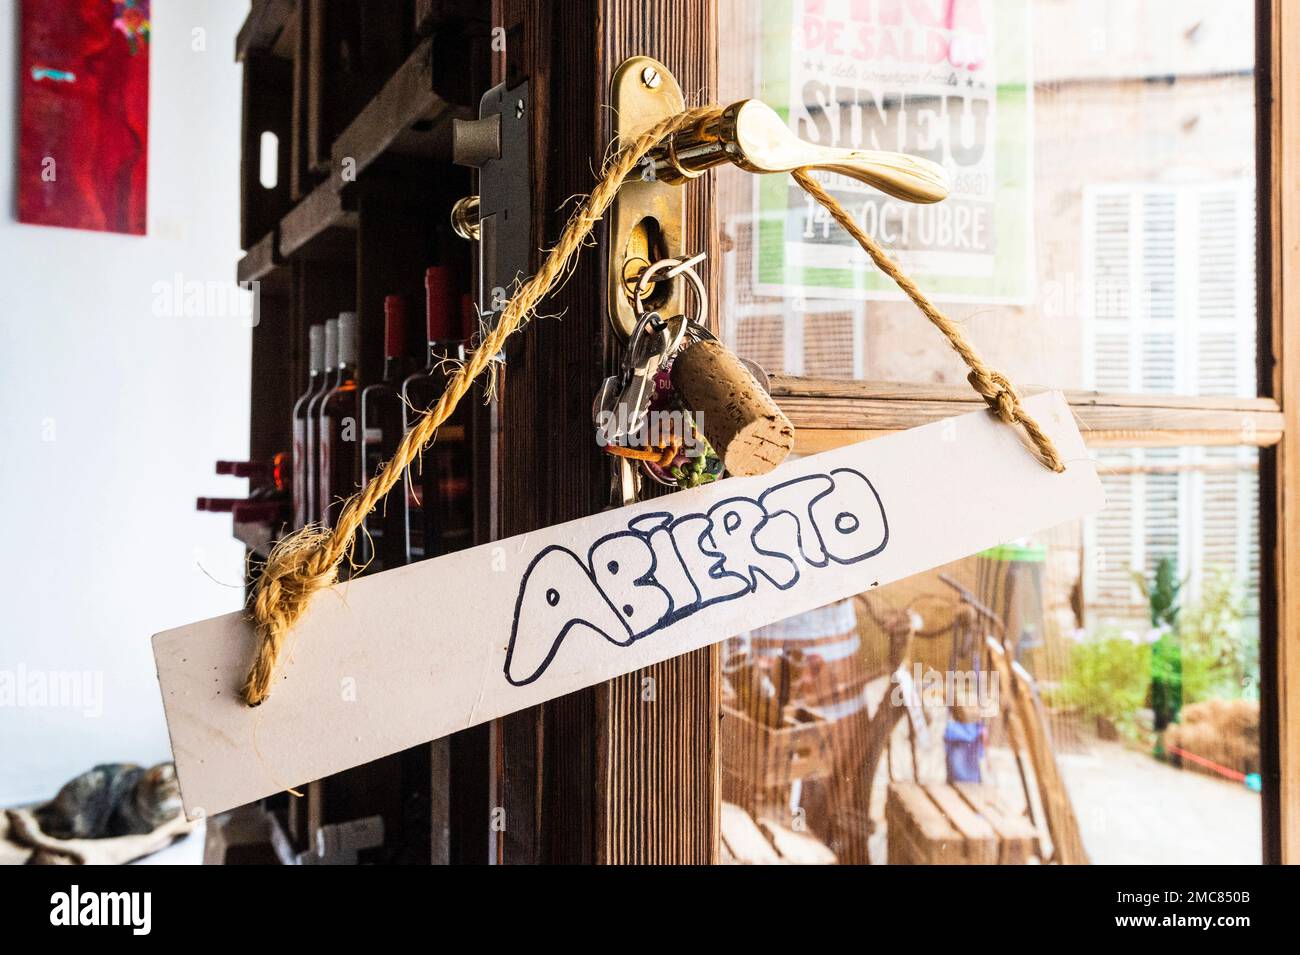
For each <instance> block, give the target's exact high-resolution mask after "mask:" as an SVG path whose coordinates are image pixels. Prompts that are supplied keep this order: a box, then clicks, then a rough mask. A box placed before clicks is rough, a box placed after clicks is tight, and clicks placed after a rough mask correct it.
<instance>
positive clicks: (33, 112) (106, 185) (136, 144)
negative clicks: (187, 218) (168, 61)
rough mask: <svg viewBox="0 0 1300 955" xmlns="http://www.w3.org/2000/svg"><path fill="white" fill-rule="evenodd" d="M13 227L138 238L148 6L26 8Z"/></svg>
mask: <svg viewBox="0 0 1300 955" xmlns="http://www.w3.org/2000/svg"><path fill="white" fill-rule="evenodd" d="M21 24H22V26H21V40H20V42H21V45H22V56H21V67H20V68H21V71H22V75H21V78H20V90H21V103H20V106H19V113H20V118H19V145H18V177H17V178H18V220H19V221H20V222H25V223H30V224H32V225H52V226H63V227H65V228H69V229H90V230H93V231H98V232H120V233H126V234H129V235H144V232H145V213H146V199H147V189H148V166H149V0H116V2H115V0H22V13H21Z"/></svg>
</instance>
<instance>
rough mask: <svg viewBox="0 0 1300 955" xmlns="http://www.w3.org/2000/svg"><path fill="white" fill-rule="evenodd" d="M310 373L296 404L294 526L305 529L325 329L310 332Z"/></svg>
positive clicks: (316, 327)
mask: <svg viewBox="0 0 1300 955" xmlns="http://www.w3.org/2000/svg"><path fill="white" fill-rule="evenodd" d="M307 341H308V349H307V351H308V358H309V364H310V371H309V372H308V378H307V390H306V391H304V392H303V393H302V395H301V396H299V398H298V400H297V401H295V402H294V403H293V526H294V527H295V528H298V527H302V526H303V525H304V524H306V523H307V522H308V521H309V520H310V518H309V517H308V515H309V514H310V513H311V511H309V510H308V509H307V406H308V405H309V404H310V403H311V399H312V398H314V397H315V396H316V392H317V391H319V390H320V386H321V384H322V376H323V375H324V373H325V326H324V325H313V326H312V327H311V328H310V329H309V330H308V332H307Z"/></svg>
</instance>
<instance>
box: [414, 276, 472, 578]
mask: <svg viewBox="0 0 1300 955" xmlns="http://www.w3.org/2000/svg"><path fill="white" fill-rule="evenodd" d="M424 290H425V320H426V323H427V329H426V330H427V333H428V340H429V351H428V364H427V365H426V367H425V368H424V369H423V370H421V371H419V372H416V373H415V374H414V375H411V376H410V377H409V378H407V379H406V381H404V382H403V383H402V397H403V398H404V399H405V400H404V413H405V421H404V428H405V429H406V430H409V429H410V428H411V427H412V425H414V423H415V420H416V419H417V418H418V417H419V416H420V415H421V414H422V413H423V412H424V411H425V410H426V409H427V408H429V407H430V406H431V405H433V404H434V403H435V402H436V401H437V400H438V398H439V397H441V395H442V393H443V391H444V390H446V386H447V379H448V378H449V377H450V374H451V372H452V371H453V370H454V369H453V367H452V365H453V363H454V362H456V361H463V360H464V358H465V337H466V333H465V330H464V329H463V327H462V326H463V321H462V316H461V310H460V307H459V296H458V295H457V291H456V283H455V273H454V272H453V270H452V269H449V268H446V267H444V266H434V267H432V268H430V269H428V270H427V271H426V272H425V275H424ZM470 412H471V409H470V408H469V407H468V405H467V404H464V403H462V406H461V407H460V408H458V409H457V410H456V411H454V412H453V413H452V415H451V417H450V418H448V419H447V421H445V422H444V423H443V425H442V426H441V427H440V428H439V429H438V434H437V436H436V438H435V439H434V441H433V442H432V443H431V444H430V445H429V446H428V447H426V448H425V449H424V451H423V453H422V454H421V456H420V458H418V459H417V460H416V461H415V462H414V463H413V464H412V466H411V469H410V472H409V473H410V478H409V481H408V488H409V490H408V492H407V497H406V558H407V560H408V562H409V561H415V560H422V559H423V558H425V557H435V556H437V555H439V554H445V553H449V552H451V551H453V550H457V549H459V548H461V547H464V546H466V545H468V544H470V543H472V542H473V531H474V524H473V511H472V497H471V495H470V493H469V480H470V477H469V475H470V464H471V449H470V443H469V439H468V434H467V423H468V421H469V417H470Z"/></svg>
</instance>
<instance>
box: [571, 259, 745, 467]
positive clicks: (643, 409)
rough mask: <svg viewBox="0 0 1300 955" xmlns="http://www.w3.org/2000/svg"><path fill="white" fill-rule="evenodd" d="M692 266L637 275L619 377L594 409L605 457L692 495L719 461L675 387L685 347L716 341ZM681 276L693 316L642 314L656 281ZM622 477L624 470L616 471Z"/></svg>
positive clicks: (663, 265)
mask: <svg viewBox="0 0 1300 955" xmlns="http://www.w3.org/2000/svg"><path fill="white" fill-rule="evenodd" d="M703 258H704V255H703V254H700V255H697V256H695V257H693V258H690V259H685V260H682V259H660V260H659V261H658V262H655V263H653V264H652V265H651V266H650V267H649V268H647V269H646V270H645V271H644V272H642V273H641V276H640V278H639V279H638V281H637V286H636V294H635V295H634V296H633V299H632V301H633V308H634V310H635V314H636V316H637V323H636V326H635V327H634V329H633V331H632V335H631V337H630V338H629V340H628V343H627V350H626V352H625V353H624V357H623V367H622V370H621V371H620V373H619V374H617V375H612V376H611V377H609V378H606V379H605V381H604V382H603V383H602V384H601V387H600V391H599V392H598V393H597V394H596V400H595V401H594V402H593V404H592V417H593V419H594V422H595V425H596V441H597V443H598V444H600V446H601V447H603V448H604V449H605V451H606V452H608V453H609V454H612V455H615V456H616V457H619V458H622V459H624V461H626V462H629V463H630V462H632V461H637V462H640V465H641V469H642V471H643V472H644V473H645V474H647V475H648V476H649V477H650V478H651V479H652V480H654V481H656V482H658V483H659V484H666V485H668V486H670V487H697V486H699V485H701V484H707V483H709V482H710V481H716V480H717V479H718V478H720V477H721V476H722V471H723V464H722V459H721V458H720V457H719V456H718V455H717V454H716V453H715V452H714V449H713V447H712V446H711V445H710V444H709V441H708V439H707V438H706V437H705V436H704V432H703V431H702V430H701V429H700V428H699V427H697V426H696V423H695V421H694V419H693V417H692V415H691V413H690V411H689V410H687V407H686V404H685V402H684V401H683V400H682V398H681V396H680V394H679V393H678V391H677V389H676V388H675V386H674V385H673V379H672V363H673V358H674V357H675V356H676V355H677V354H678V353H679V352H680V351H681V350H682V349H683V348H684V347H686V346H687V345H689V344H693V343H695V342H700V341H716V338H715V337H714V335H713V333H712V332H710V331H709V330H708V328H706V327H705V325H704V322H705V319H706V317H707V315H708V293H707V292H706V291H705V288H704V283H703V282H702V281H701V280H700V277H699V275H698V274H696V272H695V271H694V269H693V268H692V266H693V265H695V264H696V263H698V262H700V261H701V260H702V259H703ZM661 272H663V273H665V274H664V276H663V278H664V279H672V278H675V277H677V276H679V275H682V276H685V277H686V279H687V280H688V281H689V282H690V284H691V286H692V288H693V289H694V290H695V298H696V303H697V311H696V315H695V317H694V318H690V319H688V318H687V317H686V316H685V315H675V316H672V317H664V316H663V315H661V314H660V313H659V312H657V311H645V310H644V306H643V302H644V300H645V297H646V293H647V292H648V290H649V288H650V284H651V283H652V282H655V281H658V279H657V278H656V276H658V275H659V273H661ZM619 472H620V473H624V474H625V473H626V468H625V467H622V466H620V468H619Z"/></svg>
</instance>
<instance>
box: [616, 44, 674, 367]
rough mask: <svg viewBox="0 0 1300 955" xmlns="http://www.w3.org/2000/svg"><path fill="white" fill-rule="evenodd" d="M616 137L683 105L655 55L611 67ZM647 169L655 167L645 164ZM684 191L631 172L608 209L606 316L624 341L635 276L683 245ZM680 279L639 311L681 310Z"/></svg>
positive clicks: (657, 290) (660, 288) (632, 312)
mask: <svg viewBox="0 0 1300 955" xmlns="http://www.w3.org/2000/svg"><path fill="white" fill-rule="evenodd" d="M610 104H611V106H612V107H613V109H612V110H611V115H612V116H613V122H614V138H615V141H616V142H621V141H623V140H626V139H630V138H632V137H634V136H636V135H637V134H639V133H641V132H644V131H645V130H646V129H647V128H649V127H651V126H653V125H654V124H655V123H658V122H660V121H661V120H664V119H667V118H668V117H670V116H674V115H676V114H677V113H680V112H681V111H682V110H683V109H685V108H686V101H685V99H684V98H683V96H682V90H681V87H680V86H678V85H677V80H676V79H675V78H674V77H673V75H672V74H671V73H670V72H668V68H667V67H665V66H664V65H663V64H662V63H660V62H659V61H658V60H655V59H652V58H651V57H648V56H634V57H632V58H631V59H629V60H626V61H625V62H624V63H623V64H622V65H621V66H620V67H619V68H618V69H617V70H615V72H614V78H613V81H612V82H611V84H610ZM646 168H647V169H650V168H653V167H652V166H647V167H646ZM685 225H686V190H685V189H683V188H681V186H680V185H672V184H670V183H667V182H664V181H662V180H660V179H656V178H654V177H653V175H652V174H651V175H647V176H645V177H641V176H638V175H637V173H635V172H634V173H633V174H632V175H630V176H629V177H628V179H627V181H626V182H625V183H624V185H623V187H622V188H621V189H620V190H619V193H618V197H617V198H616V199H615V200H614V205H613V207H612V208H611V209H610V212H609V246H608V247H609V253H608V254H609V300H608V310H609V320H610V323H611V324H612V325H613V326H614V330H615V331H616V332H617V333H618V335H619V337H620V338H621V339H622V340H623V341H627V339H628V337H629V336H630V335H631V334H632V331H633V329H635V328H636V324H637V313H636V309H634V308H633V296H634V295H635V286H636V280H637V277H638V275H639V274H640V272H641V271H642V270H644V269H646V268H648V267H649V265H650V263H652V262H656V261H658V260H660V259H665V258H669V257H671V256H674V255H678V254H680V252H681V250H682V249H683V248H684V239H683V234H684V231H685ZM684 285H685V283H684V282H679V281H672V282H663V283H659V284H658V285H656V286H655V287H654V288H652V289H651V290H650V291H649V294H648V296H647V298H646V299H645V300H644V301H643V302H642V309H641V311H642V312H646V311H651V310H653V311H658V312H661V313H663V314H665V315H676V314H680V313H682V312H684V311H685V304H686V298H685V294H684V288H683V286H684Z"/></svg>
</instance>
